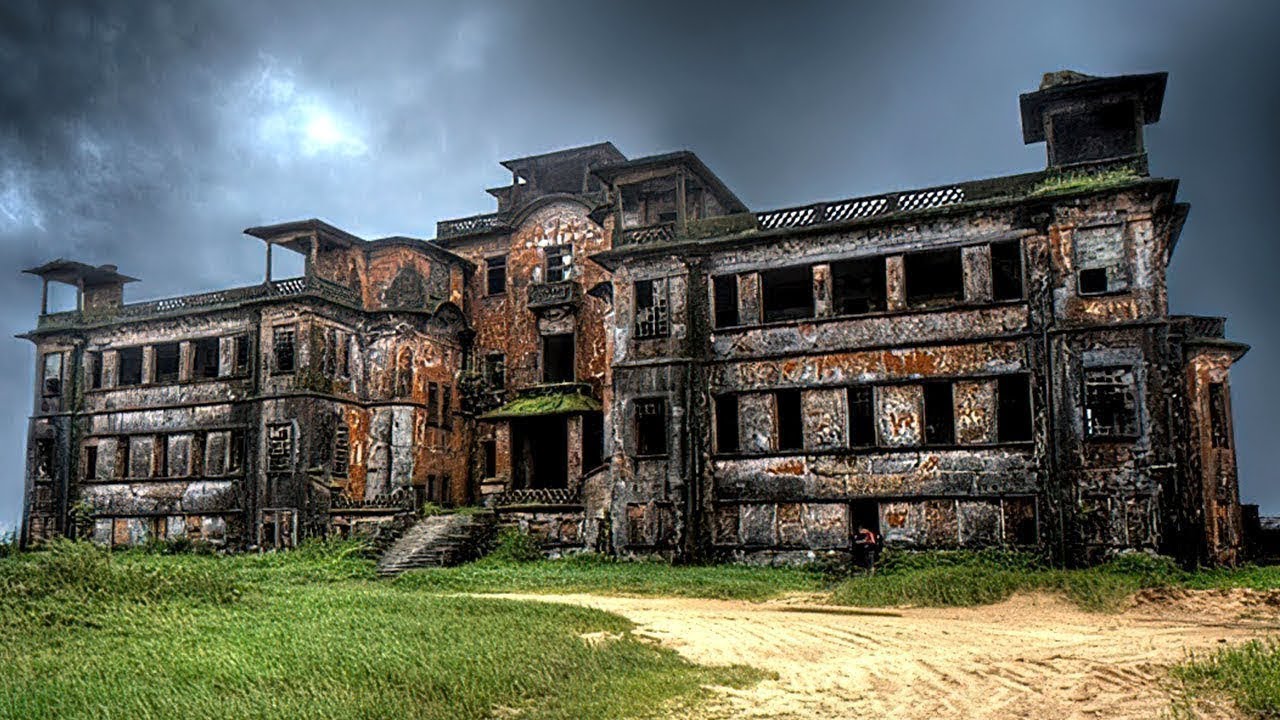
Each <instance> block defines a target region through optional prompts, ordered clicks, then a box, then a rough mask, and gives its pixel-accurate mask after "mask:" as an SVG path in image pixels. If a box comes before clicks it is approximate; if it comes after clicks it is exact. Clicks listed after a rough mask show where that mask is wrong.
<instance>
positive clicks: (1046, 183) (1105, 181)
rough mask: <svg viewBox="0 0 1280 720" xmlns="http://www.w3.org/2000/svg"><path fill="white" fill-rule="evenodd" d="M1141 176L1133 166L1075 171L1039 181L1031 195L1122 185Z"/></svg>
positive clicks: (1057, 193)
mask: <svg viewBox="0 0 1280 720" xmlns="http://www.w3.org/2000/svg"><path fill="white" fill-rule="evenodd" d="M1140 177H1141V176H1140V175H1138V173H1136V172H1134V170H1133V168H1127V167H1126V168H1118V169H1115V170H1106V171H1103V172H1097V173H1090V172H1075V173H1064V174H1061V175H1054V176H1052V177H1049V178H1047V179H1045V180H1043V181H1041V182H1040V184H1038V185H1036V186H1035V189H1033V190H1032V191H1031V195H1033V196H1035V195H1060V194H1062V193H1070V192H1079V191H1081V190H1101V189H1102V188H1106V187H1111V186H1113V185H1123V184H1125V183H1127V182H1132V181H1134V180H1138V179H1139V178H1140Z"/></svg>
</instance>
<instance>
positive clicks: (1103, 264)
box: [1071, 223, 1129, 295]
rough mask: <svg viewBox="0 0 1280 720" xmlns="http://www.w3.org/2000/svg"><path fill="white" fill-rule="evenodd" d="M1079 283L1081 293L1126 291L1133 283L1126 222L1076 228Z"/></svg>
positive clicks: (1073, 242) (1074, 243)
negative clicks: (1129, 263) (1127, 258)
mask: <svg viewBox="0 0 1280 720" xmlns="http://www.w3.org/2000/svg"><path fill="white" fill-rule="evenodd" d="M1071 245H1072V253H1073V260H1074V263H1075V268H1076V270H1078V274H1077V278H1076V283H1077V288H1078V290H1079V292H1080V294H1081V295H1100V294H1103V293H1111V292H1122V291H1124V290H1126V289H1128V287H1129V273H1128V268H1127V266H1126V262H1127V261H1126V252H1125V236H1124V225H1122V224H1118V223H1117V224H1112V225H1094V226H1092V227H1082V228H1076V229H1075V231H1074V232H1073V233H1072V234H1071Z"/></svg>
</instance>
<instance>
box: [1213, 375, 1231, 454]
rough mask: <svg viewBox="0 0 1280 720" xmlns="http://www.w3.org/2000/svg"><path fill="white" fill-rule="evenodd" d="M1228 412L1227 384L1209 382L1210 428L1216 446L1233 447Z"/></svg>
mask: <svg viewBox="0 0 1280 720" xmlns="http://www.w3.org/2000/svg"><path fill="white" fill-rule="evenodd" d="M1229 417H1230V413H1228V412H1227V386H1226V385H1225V384H1223V383H1220V382H1216V383H1209V430H1210V435H1211V436H1212V440H1213V446H1214V447H1216V448H1229V447H1231V423H1230V422H1229V421H1228V418H1229Z"/></svg>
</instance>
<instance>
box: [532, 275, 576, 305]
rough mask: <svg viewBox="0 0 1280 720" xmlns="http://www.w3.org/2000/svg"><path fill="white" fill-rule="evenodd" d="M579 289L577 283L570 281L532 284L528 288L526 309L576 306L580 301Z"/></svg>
mask: <svg viewBox="0 0 1280 720" xmlns="http://www.w3.org/2000/svg"><path fill="white" fill-rule="evenodd" d="M579 287H580V286H579V285H578V283H576V282H574V281H572V280H561V281H560V282H549V283H534V284H532V285H530V286H529V302H528V307H530V308H539V307H555V306H557V305H573V304H576V303H577V302H579V301H580V300H581V299H582V291H581V290H580V289H579Z"/></svg>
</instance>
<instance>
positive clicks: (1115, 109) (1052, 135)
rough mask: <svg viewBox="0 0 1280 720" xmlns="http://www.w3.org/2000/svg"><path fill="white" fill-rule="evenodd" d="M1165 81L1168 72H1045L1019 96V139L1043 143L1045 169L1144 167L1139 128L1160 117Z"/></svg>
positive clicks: (1143, 148) (1144, 152) (1144, 153)
mask: <svg viewBox="0 0 1280 720" xmlns="http://www.w3.org/2000/svg"><path fill="white" fill-rule="evenodd" d="M1167 79H1168V73H1152V74H1149V75H1119V76H1115V77H1094V76H1092V75H1085V74H1083V73H1078V72H1075V71H1073V70H1059V71H1058V72H1051V73H1045V75H1044V79H1043V80H1041V82H1040V89H1039V90H1037V91H1036V92H1032V93H1026V94H1024V95H1022V96H1021V97H1020V98H1019V100H1020V104H1021V106H1022V139H1023V142H1026V143H1028V144H1030V143H1035V142H1041V141H1045V143H1046V145H1047V149H1048V155H1049V167H1051V168H1061V167H1069V166H1075V165H1088V164H1101V163H1107V162H1110V161H1116V160H1137V161H1139V164H1140V165H1141V167H1143V168H1145V167H1146V163H1145V158H1146V149H1145V147H1144V146H1143V142H1142V128H1143V126H1144V125H1148V124H1151V123H1154V122H1156V121H1158V120H1159V119H1160V106H1161V104H1162V103H1163V102H1164V87H1165V81H1166V80H1167Z"/></svg>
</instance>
